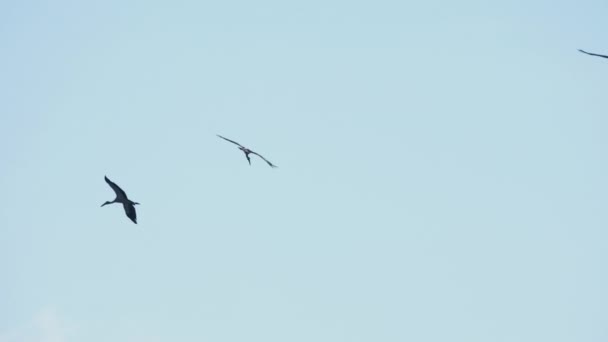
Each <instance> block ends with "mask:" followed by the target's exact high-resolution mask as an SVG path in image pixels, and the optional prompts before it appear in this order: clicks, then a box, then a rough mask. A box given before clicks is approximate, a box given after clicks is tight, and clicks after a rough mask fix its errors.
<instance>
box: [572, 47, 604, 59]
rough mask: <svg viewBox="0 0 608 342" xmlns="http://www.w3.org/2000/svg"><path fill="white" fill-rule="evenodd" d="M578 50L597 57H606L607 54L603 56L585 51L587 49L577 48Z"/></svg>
mask: <svg viewBox="0 0 608 342" xmlns="http://www.w3.org/2000/svg"><path fill="white" fill-rule="evenodd" d="M578 51H580V52H582V53H585V54H588V55H590V56H597V57H603V58H608V56H604V55H598V54H597V53H591V52H587V51H585V50H581V49H578Z"/></svg>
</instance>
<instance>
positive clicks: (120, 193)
mask: <svg viewBox="0 0 608 342" xmlns="http://www.w3.org/2000/svg"><path fill="white" fill-rule="evenodd" d="M104 178H105V179H106V183H108V185H110V187H111V188H112V190H114V192H115V193H116V197H117V198H121V197H122V198H125V199H126V198H127V194H126V193H125V192H124V191H123V190H122V189H121V188H120V187H119V186H118V185H116V184H115V183H114V182H112V181H111V180H109V179H108V177H107V176H104Z"/></svg>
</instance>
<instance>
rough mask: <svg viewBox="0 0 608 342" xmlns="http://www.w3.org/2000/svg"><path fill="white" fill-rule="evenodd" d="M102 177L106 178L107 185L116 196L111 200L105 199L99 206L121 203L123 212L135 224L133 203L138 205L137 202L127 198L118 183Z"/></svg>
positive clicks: (135, 215)
mask: <svg viewBox="0 0 608 342" xmlns="http://www.w3.org/2000/svg"><path fill="white" fill-rule="evenodd" d="M104 178H105V180H106V183H108V185H109V186H110V187H111V188H112V190H114V192H115V193H116V198H115V199H114V200H113V201H111V202H110V201H107V202H106V203H104V204H102V205H101V206H102V207H103V206H104V205H106V204H112V203H122V207H123V208H124V209H125V214H127V217H128V218H130V219H131V221H133V223H135V224H137V213H136V212H135V205H138V204H139V203H137V202H133V201H131V200H130V199H129V198H127V194H126V193H125V192H124V191H123V190H122V189H121V188H120V187H119V186H118V185H116V184H115V183H114V182H112V181H111V180H109V179H108V177H107V176H104Z"/></svg>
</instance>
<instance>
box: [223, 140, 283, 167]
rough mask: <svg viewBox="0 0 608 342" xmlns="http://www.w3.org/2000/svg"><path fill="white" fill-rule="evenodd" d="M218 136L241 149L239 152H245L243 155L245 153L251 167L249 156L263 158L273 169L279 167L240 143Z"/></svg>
mask: <svg viewBox="0 0 608 342" xmlns="http://www.w3.org/2000/svg"><path fill="white" fill-rule="evenodd" d="M217 136H218V137H220V138H222V139H224V140H226V141H229V142H231V143H233V144H235V145H237V146H238V147H239V150H241V151H243V153H245V158H247V162H249V165H251V158H249V155H250V154H255V155H256V156H258V157H260V158H262V159H263V160H264V161H265V162H266V163H267V164H268V165H269V166H270V167H272V168H275V167H277V166H276V165H274V164H273V163H271V162H270V161H268V160H267V159H266V158H264V157H262V155H261V154H259V153H257V152H254V151H252V150H250V149H248V148H247V147H245V146H243V145H241V144H239V143H238V142H236V141H233V140H230V139H228V138H224V137H223V136H221V135H219V134H218V135H217Z"/></svg>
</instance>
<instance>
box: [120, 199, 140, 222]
mask: <svg viewBox="0 0 608 342" xmlns="http://www.w3.org/2000/svg"><path fill="white" fill-rule="evenodd" d="M122 207H123V208H125V214H127V217H128V218H130V219H131V221H133V223H135V224H137V213H136V212H135V206H134V205H133V204H126V203H123V204H122Z"/></svg>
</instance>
